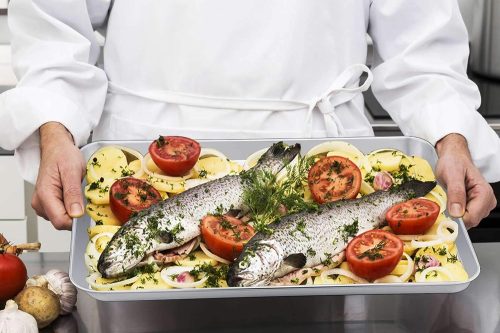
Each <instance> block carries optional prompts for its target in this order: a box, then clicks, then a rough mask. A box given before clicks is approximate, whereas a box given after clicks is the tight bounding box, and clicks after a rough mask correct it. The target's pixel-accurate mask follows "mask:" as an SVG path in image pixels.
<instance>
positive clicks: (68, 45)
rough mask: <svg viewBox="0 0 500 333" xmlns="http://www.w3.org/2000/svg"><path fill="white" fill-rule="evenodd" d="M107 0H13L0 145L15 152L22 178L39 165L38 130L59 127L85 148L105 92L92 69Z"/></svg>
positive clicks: (101, 76)
mask: <svg viewBox="0 0 500 333" xmlns="http://www.w3.org/2000/svg"><path fill="white" fill-rule="evenodd" d="M110 1H111V0H87V1H86V2H85V1H82V0H64V1H61V0H12V1H10V4H9V9H8V10H9V16H8V24H9V29H10V33H11V45H12V65H13V68H14V72H15V73H16V76H17V78H18V80H19V83H18V85H17V87H16V88H14V89H11V90H9V91H6V92H5V93H3V94H2V95H0V124H1V127H2V135H0V146H2V147H4V148H5V149H9V150H13V149H15V150H16V153H15V156H16V158H17V161H18V164H19V166H20V169H21V173H22V175H23V177H24V178H25V179H26V180H28V181H30V182H34V181H35V180H36V177H37V173H38V166H39V159H40V153H39V135H38V128H39V127H40V126H41V125H43V124H44V123H46V122H49V121H57V122H60V123H62V124H63V125H64V126H65V127H66V128H67V129H68V130H69V131H70V132H71V134H72V135H73V138H74V140H75V143H76V144H77V145H79V146H81V145H84V144H85V143H86V142H87V140H88V138H89V135H90V132H91V130H92V129H93V128H94V127H95V126H96V124H97V123H98V122H99V119H100V117H101V113H102V109H103V106H104V101H105V98H106V91H107V84H108V81H107V78H106V74H105V73H104V71H103V70H102V69H100V68H98V67H96V66H95V63H96V62H97V59H98V57H99V53H100V47H99V45H98V43H97V40H96V38H95V34H94V29H95V28H97V27H99V26H101V25H103V24H104V23H105V22H106V17H107V14H108V10H109V8H110Z"/></svg>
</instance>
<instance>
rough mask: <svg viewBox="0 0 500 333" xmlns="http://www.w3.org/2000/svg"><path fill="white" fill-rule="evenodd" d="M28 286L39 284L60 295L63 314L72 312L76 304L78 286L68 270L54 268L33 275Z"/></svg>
mask: <svg viewBox="0 0 500 333" xmlns="http://www.w3.org/2000/svg"><path fill="white" fill-rule="evenodd" d="M26 286H38V287H45V288H48V289H49V290H50V291H52V292H54V294H56V295H57V296H58V297H59V301H60V303H61V315H65V314H68V313H71V312H72V311H73V307H74V306H75V304H76V294H77V291H76V287H75V286H74V285H73V283H71V280H70V279H69V275H68V273H66V272H63V271H59V270H57V269H52V270H50V271H48V272H47V273H46V274H45V275H42V276H37V275H35V276H33V277H32V278H30V279H28V281H27V282H26Z"/></svg>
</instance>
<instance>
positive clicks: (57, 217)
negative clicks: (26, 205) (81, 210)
mask: <svg viewBox="0 0 500 333" xmlns="http://www.w3.org/2000/svg"><path fill="white" fill-rule="evenodd" d="M31 206H32V207H33V209H34V210H35V212H36V213H37V215H38V216H41V217H43V218H44V219H46V220H49V221H50V222H51V223H52V225H53V226H54V227H55V228H56V229H58V230H70V229H71V217H70V216H69V215H68V214H67V213H66V209H65V208H64V204H63V202H62V195H61V190H60V189H59V188H57V187H54V186H50V187H48V186H45V187H41V186H38V184H37V187H36V188H35V193H34V194H33V199H32V200H31Z"/></svg>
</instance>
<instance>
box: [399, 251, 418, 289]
mask: <svg viewBox="0 0 500 333" xmlns="http://www.w3.org/2000/svg"><path fill="white" fill-rule="evenodd" d="M403 255H404V256H405V257H406V261H407V262H408V264H407V266H406V271H405V272H404V273H403V275H401V276H400V277H399V278H400V279H401V281H402V282H406V280H408V279H409V278H410V276H411V275H412V274H413V269H414V268H415V263H414V262H413V259H412V258H411V257H410V256H409V255H408V254H406V253H405V252H403Z"/></svg>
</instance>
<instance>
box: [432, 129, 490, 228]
mask: <svg viewBox="0 0 500 333" xmlns="http://www.w3.org/2000/svg"><path fill="white" fill-rule="evenodd" d="M436 150H437V153H438V156H439V159H438V162H437V165H436V176H437V178H438V180H439V181H440V182H441V183H442V184H443V185H444V186H445V187H446V188H447V191H448V207H447V208H448V212H449V214H450V215H451V216H453V217H463V220H464V223H465V226H466V227H467V228H472V227H475V226H477V225H478V224H479V222H480V221H481V220H482V219H483V218H485V217H486V216H488V215H489V214H490V212H491V210H493V209H494V208H495V207H496V204H497V200H496V198H495V195H494V193H493V189H492V188H491V186H490V184H489V183H488V182H487V181H486V180H485V179H484V177H483V176H482V175H481V172H480V171H479V170H478V169H477V168H476V166H475V165H474V163H473V162H472V158H471V156H470V152H469V148H468V146H467V140H466V139H465V138H464V137H463V136H461V135H460V134H454V133H452V134H449V135H447V136H445V137H444V138H442V139H441V140H440V141H439V142H438V143H437V144H436Z"/></svg>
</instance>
